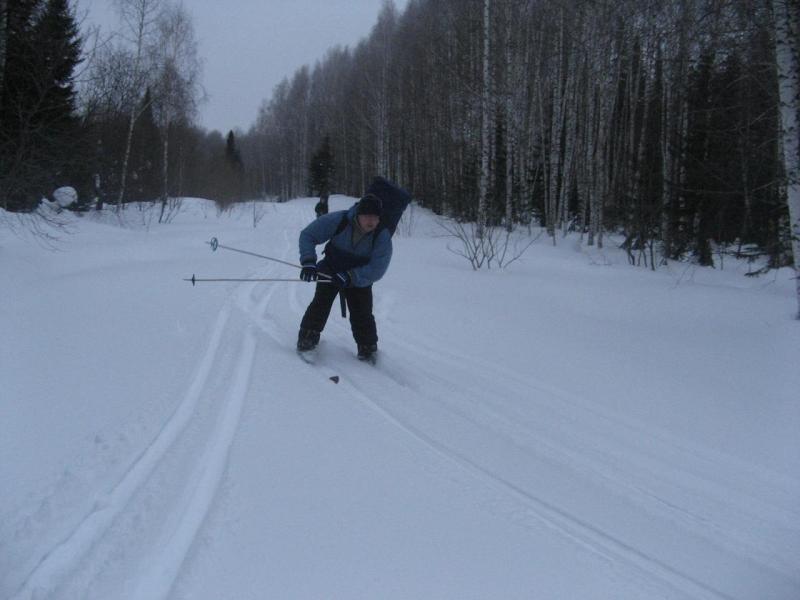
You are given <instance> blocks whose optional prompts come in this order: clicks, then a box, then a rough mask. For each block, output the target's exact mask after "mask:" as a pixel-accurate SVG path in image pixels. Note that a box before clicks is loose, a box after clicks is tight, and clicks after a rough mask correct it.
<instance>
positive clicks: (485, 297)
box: [0, 196, 800, 600]
mask: <svg viewBox="0 0 800 600" xmlns="http://www.w3.org/2000/svg"><path fill="white" fill-rule="evenodd" d="M352 201H353V199H352V198H345V197H341V196H338V197H333V198H332V199H331V203H332V208H334V209H336V208H345V207H347V206H349V205H350V203H351V202H352ZM313 204H314V200H313V199H301V200H296V201H292V202H289V203H286V204H275V205H268V206H267V212H266V215H265V216H264V218H263V219H262V220H261V222H260V223H259V225H258V227H257V228H255V229H254V228H253V226H252V214H251V208H250V207H249V206H248V207H242V208H241V209H240V210H238V211H235V212H234V213H232V214H225V215H222V216H219V215H217V213H216V211H215V209H214V208H213V205H212V204H210V203H208V202H204V201H199V200H192V201H187V202H185V204H184V209H183V212H182V213H181V214H180V215H179V216H178V217H177V219H176V220H175V222H173V223H172V224H169V225H161V226H156V225H153V226H152V227H150V229H149V230H145V229H144V228H142V227H134V226H128V227H120V226H118V225H117V224H115V223H114V219H111V220H110V222H109V223H102V222H99V220H98V218H97V217H96V216H94V215H89V216H86V217H83V218H78V217H70V218H71V219H72V221H73V222H72V228H73V231H74V233H73V234H72V235H69V236H65V237H64V238H63V239H62V241H61V242H60V243H59V244H58V245H57V249H56V250H55V251H53V250H48V249H45V248H42V247H41V246H40V245H37V244H36V243H32V242H31V241H29V240H27V241H26V240H22V239H19V238H17V237H14V236H13V235H11V234H9V233H8V231H7V230H5V229H3V230H0V281H1V282H2V294H0V486H1V487H0V598H4V599H5V598H14V599H29V598H36V599H43V598H59V599H60V598H63V599H74V598H87V599H92V598H96V599H109V598H114V599H117V598H120V599H125V598H141V599H148V600H150V599H158V598H177V599H184V598H185V599H188V598H192V599H198V598H208V599H218V598H236V599H246V598H252V599H263V598H281V599H285V598H341V599H355V598H398V599H408V598H453V599H465V598H486V599H495V598H504V599H505V598H526V599H529V598H537V599H566V598H581V599H614V600H621V599H626V598H630V599H637V600H641V599H650V598H674V599H678V598H714V599H716V598H728V599H743V600H744V599H747V600H766V599H776V600H778V599H780V600H796V599H797V598H800V433H799V432H800V394H798V390H800V369H798V356H800V352H799V351H800V323H798V322H797V321H794V320H792V316H793V313H794V311H795V300H794V298H793V287H794V286H793V281H792V280H791V273H790V272H789V271H780V272H775V273H771V274H769V275H767V276H765V277H761V278H746V277H744V276H743V273H744V271H745V270H746V267H745V266H744V265H741V264H737V263H735V262H732V261H730V260H728V261H727V262H726V263H725V269H724V270H712V269H696V268H693V267H687V266H686V265H672V266H671V267H670V268H668V269H663V270H661V271H659V272H656V273H653V272H651V271H648V270H645V269H641V268H632V267H630V266H628V265H627V261H626V260H625V258H624V256H623V255H622V254H620V253H619V252H618V251H616V250H614V249H607V250H605V251H602V252H600V251H597V250H592V251H588V250H587V249H586V248H583V247H581V246H580V245H579V244H578V243H577V239H576V238H567V239H561V240H559V245H558V246H557V247H553V246H552V245H551V244H550V242H549V241H547V240H546V239H545V238H544V237H543V238H541V239H540V240H539V241H537V242H536V243H535V244H534V245H533V246H532V247H531V248H530V249H529V250H528V252H527V253H526V254H525V256H524V257H523V259H522V260H520V261H518V262H516V263H514V264H513V265H512V266H511V267H510V268H508V269H506V270H501V271H489V272H487V271H483V272H473V271H472V270H471V269H470V267H469V265H468V263H467V262H466V261H465V260H464V259H463V258H460V257H458V256H456V255H455V254H453V253H452V252H449V251H448V250H447V244H448V243H452V240H448V239H446V238H444V237H442V235H441V234H442V231H441V229H439V228H438V227H437V225H436V223H435V221H434V219H433V218H432V217H431V216H430V215H429V214H428V213H426V212H425V211H422V210H420V209H418V208H415V209H414V213H413V227H412V231H411V232H410V233H409V232H405V233H404V234H398V236H396V238H395V253H394V259H393V262H392V265H391V267H390V269H389V272H388V274H387V276H386V277H385V278H384V280H382V281H381V282H379V283H378V284H377V285H376V286H375V300H376V305H375V312H376V317H377V321H378V329H379V335H380V354H381V356H380V359H379V363H378V366H377V367H371V366H369V365H365V364H362V363H359V362H358V361H357V360H355V358H354V350H355V346H354V343H353V341H352V338H351V336H350V331H349V326H348V323H347V321H344V320H343V319H342V318H341V316H340V315H339V314H338V313H337V311H338V306H335V307H334V312H333V314H332V316H331V320H330V321H329V324H328V328H327V329H326V331H325V332H324V335H323V342H322V344H321V348H320V354H319V360H318V363H317V365H316V366H309V365H307V364H305V363H303V362H302V361H300V360H299V359H298V358H297V356H296V355H295V353H294V342H295V338H296V333H297V327H298V324H299V320H300V317H301V315H302V313H303V311H304V309H305V306H306V305H307V303H308V301H309V300H310V298H311V295H312V292H313V287H312V286H311V285H309V284H305V283H218V284H198V286H197V287H192V286H191V284H189V283H186V282H184V281H182V278H184V277H190V276H191V275H192V274H197V276H198V277H199V276H212V277H213V276H218V277H231V276H232V277H242V276H245V277H294V276H296V271H295V270H293V269H291V268H290V267H286V266H283V265H280V264H277V263H273V262H267V261H264V260H260V259H257V258H253V257H248V256H243V255H239V254H236V253H232V252H225V251H223V250H219V251H217V252H215V253H214V252H211V251H210V249H209V246H208V245H206V244H205V243H204V242H206V241H207V240H209V239H210V238H211V237H212V236H216V237H218V238H219V240H220V243H222V244H225V245H229V246H233V247H237V248H243V249H246V250H251V251H253V252H257V253H260V254H267V255H270V256H274V257H277V258H280V259H284V260H288V261H291V262H294V261H296V260H297V256H296V254H297V249H296V246H297V243H296V240H297V235H298V232H299V230H300V229H301V228H302V227H303V226H304V225H305V224H306V223H307V222H309V221H310V220H311V219H312V217H313ZM126 218H128V219H129V220H131V221H136V220H137V219H138V218H139V217H138V216H137V215H136V213H135V209H131V210H130V211H129V212H128V214H127V215H126ZM332 375H339V376H340V378H341V379H340V381H339V383H338V384H335V383H333V382H332V381H330V380H329V377H331V376H332Z"/></svg>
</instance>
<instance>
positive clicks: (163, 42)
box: [149, 5, 201, 223]
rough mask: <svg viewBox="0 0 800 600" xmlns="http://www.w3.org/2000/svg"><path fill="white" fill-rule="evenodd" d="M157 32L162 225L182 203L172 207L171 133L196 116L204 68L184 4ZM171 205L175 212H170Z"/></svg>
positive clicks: (167, 13) (168, 11) (169, 11)
mask: <svg viewBox="0 0 800 600" xmlns="http://www.w3.org/2000/svg"><path fill="white" fill-rule="evenodd" d="M155 29H156V36H155V40H154V43H153V44H152V46H151V47H150V49H149V54H150V60H149V63H150V64H152V65H154V66H155V81H154V86H153V90H154V94H155V100H154V104H155V112H156V114H157V118H158V121H159V124H160V127H161V132H162V134H161V143H162V154H161V159H162V160H161V176H162V190H161V212H160V214H159V223H160V222H162V221H163V220H164V218H165V215H168V214H170V213H172V212H174V209H176V208H177V207H178V205H177V202H179V201H176V202H173V203H172V205H171V206H170V181H169V158H170V156H169V154H170V144H169V140H170V132H171V129H174V125H175V124H176V123H177V121H178V120H180V119H183V120H185V121H189V120H191V119H192V118H193V116H194V113H195V111H196V108H197V102H198V100H199V97H200V95H201V92H200V75H201V67H200V60H199V58H198V56H197V40H196V38H195V35H194V26H193V24H192V19H191V16H190V15H189V13H188V12H186V9H185V8H184V7H183V5H172V6H168V7H166V8H165V10H164V11H163V12H162V13H161V15H160V16H159V18H158V20H157V22H156V28H155ZM168 206H169V208H171V209H173V210H170V211H167V208H168Z"/></svg>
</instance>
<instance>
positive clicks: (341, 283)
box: [331, 271, 352, 290]
mask: <svg viewBox="0 0 800 600" xmlns="http://www.w3.org/2000/svg"><path fill="white" fill-rule="evenodd" d="M351 282H352V280H351V278H350V273H348V272H347V271H342V272H341V273H336V275H334V276H333V277H331V283H332V284H333V285H335V286H336V287H338V288H339V289H340V290H341V289H344V288H347V287H350V283H351Z"/></svg>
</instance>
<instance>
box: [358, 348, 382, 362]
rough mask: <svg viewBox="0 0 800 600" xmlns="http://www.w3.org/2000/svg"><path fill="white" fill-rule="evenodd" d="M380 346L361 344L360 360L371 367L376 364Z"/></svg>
mask: <svg viewBox="0 0 800 600" xmlns="http://www.w3.org/2000/svg"><path fill="white" fill-rule="evenodd" d="M377 352H378V344H359V345H358V360H363V361H364V362H368V363H370V364H371V365H374V364H375V361H376V359H377V356H376V354H377Z"/></svg>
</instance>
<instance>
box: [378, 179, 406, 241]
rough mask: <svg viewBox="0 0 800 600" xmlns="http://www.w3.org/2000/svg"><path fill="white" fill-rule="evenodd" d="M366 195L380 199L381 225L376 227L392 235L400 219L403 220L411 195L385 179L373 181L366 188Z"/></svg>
mask: <svg viewBox="0 0 800 600" xmlns="http://www.w3.org/2000/svg"><path fill="white" fill-rule="evenodd" d="M367 194H375V195H376V196H377V197H378V198H380V199H381V205H382V214H381V224H380V225H379V226H378V227H379V228H384V229H388V230H389V234H390V235H394V232H395V231H396V230H397V225H398V224H399V223H400V219H402V218H403V211H405V209H406V207H407V206H408V205H409V204H410V203H411V194H409V193H408V192H407V191H406V190H404V189H403V188H401V187H400V186H399V185H397V184H396V183H394V182H393V181H389V180H388V179H386V178H385V177H376V178H375V179H373V180H372V183H370V184H369V187H368V188H367Z"/></svg>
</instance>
